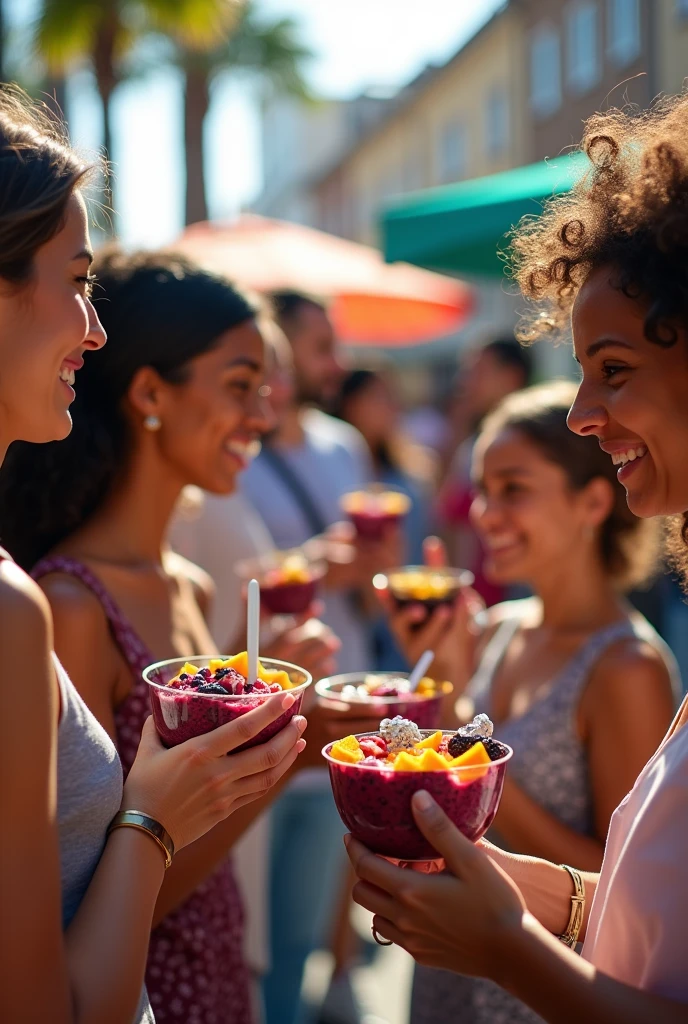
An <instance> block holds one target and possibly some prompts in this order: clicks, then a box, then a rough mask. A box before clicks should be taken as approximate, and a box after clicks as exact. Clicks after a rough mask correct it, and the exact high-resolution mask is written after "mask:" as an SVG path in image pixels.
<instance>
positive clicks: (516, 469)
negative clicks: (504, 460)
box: [472, 466, 532, 484]
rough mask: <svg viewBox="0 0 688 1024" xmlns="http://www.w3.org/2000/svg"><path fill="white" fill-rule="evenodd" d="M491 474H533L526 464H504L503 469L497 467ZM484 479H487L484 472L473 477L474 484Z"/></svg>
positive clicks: (499, 475)
mask: <svg viewBox="0 0 688 1024" xmlns="http://www.w3.org/2000/svg"><path fill="white" fill-rule="evenodd" d="M491 475H492V476H497V477H508V476H531V475H532V474H531V472H530V470H529V469H526V468H525V466H504V468H503V469H496V470H494V472H493V473H492V474H491ZM484 479H485V474H484V473H483V474H482V476H479V477H472V481H473V483H474V484H479V483H481V482H482V481H483V480H484Z"/></svg>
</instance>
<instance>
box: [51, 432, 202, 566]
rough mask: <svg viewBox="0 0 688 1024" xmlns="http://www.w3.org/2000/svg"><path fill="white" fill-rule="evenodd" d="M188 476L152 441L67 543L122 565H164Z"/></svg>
mask: <svg viewBox="0 0 688 1024" xmlns="http://www.w3.org/2000/svg"><path fill="white" fill-rule="evenodd" d="M183 487H184V481H181V480H179V478H178V477H177V476H176V475H175V474H173V473H171V472H170V470H169V467H167V466H165V465H163V464H162V462H161V460H160V459H159V457H158V456H157V453H156V452H155V451H154V450H153V448H152V446H145V445H144V447H143V448H142V449H139V450H138V451H137V452H135V454H134V456H133V458H132V459H131V461H130V464H129V466H128V467H127V469H126V471H125V473H124V475H123V476H122V477H121V478H120V480H119V482H118V483H117V484H116V486H115V488H114V490H113V492H112V494H111V495H110V497H109V498H108V499H106V501H105V502H104V504H103V505H102V507H101V508H100V509H99V510H98V511H97V512H96V514H95V515H94V516H93V517H92V518H91V519H90V520H89V521H88V522H87V523H86V524H85V526H84V527H83V528H82V529H80V530H79V531H78V533H77V534H75V535H74V537H73V538H70V540H69V542H68V543H67V544H65V545H63V547H64V548H65V549H72V550H76V549H78V551H79V554H80V555H82V556H83V557H89V558H94V559H98V560H102V561H107V562H111V563H117V564H119V565H123V566H131V567H139V568H140V567H142V566H144V565H155V566H160V565H161V564H162V560H163V554H164V550H165V546H166V545H165V539H166V536H167V530H168V526H169V522H170V519H171V517H172V513H173V512H174V508H175V505H176V503H177V500H178V498H179V495H180V493H181V491H182V489H183Z"/></svg>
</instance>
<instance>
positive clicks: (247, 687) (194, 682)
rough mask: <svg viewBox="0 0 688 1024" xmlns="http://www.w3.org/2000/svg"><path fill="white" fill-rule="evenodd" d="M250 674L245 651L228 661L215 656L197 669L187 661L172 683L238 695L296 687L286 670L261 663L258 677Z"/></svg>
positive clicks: (186, 688) (206, 692) (209, 692)
mask: <svg viewBox="0 0 688 1024" xmlns="http://www.w3.org/2000/svg"><path fill="white" fill-rule="evenodd" d="M247 674H248V657H247V655H246V653H245V652H244V653H242V654H236V655H234V657H233V658H228V659H227V660H226V661H223V660H222V658H213V659H212V660H211V661H210V663H209V665H208V667H207V668H197V667H196V666H195V665H192V664H190V663H189V662H187V663H186V664H185V665H184V666H183V668H182V670H181V672H180V673H179V675H178V676H176V677H175V678H174V679H172V680H171V681H170V682H169V683H168V686H171V687H173V688H174V689H177V690H184V691H190V690H194V691H195V692H196V693H201V694H204V695H215V696H218V697H220V696H222V697H237V696H241V695H243V694H248V693H252V692H253V691H255V692H256V693H263V694H268V693H278V692H279V691H280V690H290V689H291V688H292V687H293V686H294V683H293V682H292V681H291V679H290V677H289V674H288V673H287V672H285V671H284V670H283V669H266V668H264V667H263V665H261V664H260V662H259V663H258V677H259V678H258V679H256V680H255V681H251V682H249V680H248V679H247V678H246V677H247Z"/></svg>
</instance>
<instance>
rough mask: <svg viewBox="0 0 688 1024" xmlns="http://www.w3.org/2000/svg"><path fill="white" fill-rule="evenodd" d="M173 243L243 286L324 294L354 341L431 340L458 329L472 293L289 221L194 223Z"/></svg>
mask: <svg viewBox="0 0 688 1024" xmlns="http://www.w3.org/2000/svg"><path fill="white" fill-rule="evenodd" d="M175 248H176V249H177V250H179V251H180V252H183V253H185V254H186V255H187V256H190V257H192V258H193V259H195V260H197V261H198V262H200V263H201V264H202V265H203V266H205V267H208V269H212V270H215V271H217V272H219V273H222V274H224V275H226V276H227V277H229V278H231V279H232V280H233V281H235V282H236V283H237V284H239V285H241V286H243V287H244V288H250V289H253V290H254V291H259V292H269V291H272V290H274V289H277V288H292V289H294V290H296V291H305V292H310V293H312V294H314V295H321V296H323V297H327V298H328V299H330V300H331V302H332V305H331V314H332V319H333V321H334V324H335V328H336V330H337V334H338V336H339V337H340V338H341V339H342V341H347V342H350V343H352V344H358V345H360V344H370V345H384V346H387V345H413V344H417V343H419V342H424V341H431V340H433V339H434V338H438V337H441V336H442V335H445V334H450V333H452V332H454V331H456V330H458V329H459V328H460V327H461V326H462V325H463V324H464V323H465V322H466V320H467V318H468V317H469V316H470V314H471V312H472V311H473V305H474V301H473V292H472V290H471V289H470V288H469V287H468V285H466V284H464V283H463V282H462V281H456V280H454V279H453V278H450V277H444V276H443V275H441V274H434V273H431V272H430V271H427V270H420V269H419V268H417V267H411V266H409V265H408V264H403V263H397V264H395V265H394V266H389V265H387V264H386V263H384V261H383V259H382V256H381V254H380V253H379V252H378V251H377V249H373V248H370V247H369V246H365V245H359V244H358V243H356V242H350V241H348V240H346V239H344V238H337V237H336V236H334V235H328V234H325V232H323V231H316V230H315V229H314V228H309V227H304V226H302V225H301V224H291V223H288V222H287V221H279V220H269V219H267V218H265V217H258V216H255V215H253V214H245V215H244V216H242V217H240V218H239V219H238V220H237V221H235V222H232V223H224V224H223V223H210V222H204V223H200V224H192V225H191V227H188V228H187V229H186V230H185V231H184V233H183V234H182V235H181V237H180V238H179V240H178V241H177V243H176V246H175Z"/></svg>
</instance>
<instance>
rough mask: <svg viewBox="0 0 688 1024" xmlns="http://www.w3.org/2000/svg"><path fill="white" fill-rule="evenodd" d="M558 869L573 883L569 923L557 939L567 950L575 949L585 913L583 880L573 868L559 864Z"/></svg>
mask: <svg viewBox="0 0 688 1024" xmlns="http://www.w3.org/2000/svg"><path fill="white" fill-rule="evenodd" d="M559 867H560V868H563V869H564V871H567V872H568V874H569V875H570V876H571V880H572V882H573V895H572V896H571V916H570V917H569V923H568V924H567V926H566V931H565V932H563V933H562V934H561V935H560V936H559V939H560V941H561V942H563V943H564V945H565V946H568V947H569V949H575V947H576V943H577V942H578V936H579V934H580V930H581V927H582V925H583V914H584V912H585V887H584V885H583V879H582V878H581V876H580V874H579V872H578V871H576V869H575V868H570V867H569V866H568V864H560V865H559Z"/></svg>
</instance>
